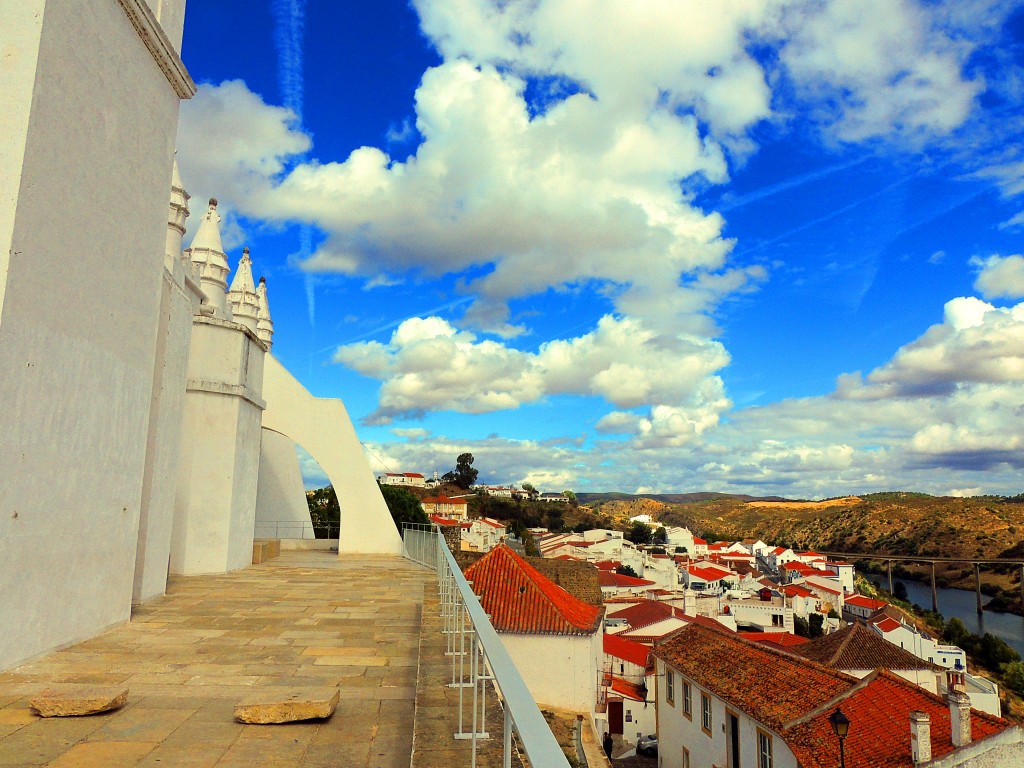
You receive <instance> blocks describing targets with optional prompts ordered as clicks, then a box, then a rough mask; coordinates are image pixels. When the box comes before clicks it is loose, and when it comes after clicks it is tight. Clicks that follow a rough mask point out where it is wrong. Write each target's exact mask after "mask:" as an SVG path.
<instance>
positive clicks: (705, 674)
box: [654, 624, 857, 738]
mask: <svg viewBox="0 0 1024 768" xmlns="http://www.w3.org/2000/svg"><path fill="white" fill-rule="evenodd" d="M654 655H655V656H656V657H657V658H659V659H662V660H664V661H665V662H666V663H667V664H668V665H669V666H670V667H672V668H674V669H676V670H678V671H679V672H680V673H682V674H683V675H685V676H686V677H688V678H690V679H691V680H692V681H693V682H694V683H696V684H697V685H698V686H700V687H701V688H704V689H706V690H708V691H710V692H712V693H713V694H715V695H716V696H718V697H719V698H720V699H723V700H724V701H726V702H727V703H729V704H730V705H731V706H734V707H737V708H739V709H741V710H743V711H744V712H746V713H747V714H749V715H750V716H751V717H753V718H754V719H756V720H757V721H759V722H760V723H762V724H763V725H765V726H767V727H769V728H771V729H773V730H778V729H780V728H781V727H782V725H783V724H784V723H787V722H789V721H790V720H794V719H796V718H798V717H800V716H801V715H803V714H805V713H808V712H811V711H812V710H814V709H815V708H817V707H819V706H821V705H822V704H824V703H826V702H828V701H830V700H831V699H833V698H834V697H835V696H837V695H838V694H840V693H843V692H845V691H847V690H849V689H850V688H851V687H852V686H853V685H854V684H855V683H856V682H857V680H856V679H855V678H853V677H850V676H849V675H845V674H842V673H841V672H836V671H835V670H832V669H829V668H828V667H825V666H823V665H821V664H816V663H814V662H812V661H807V660H806V659H801V658H799V657H795V656H791V655H789V654H787V653H784V652H782V651H779V650H775V649H773V648H768V647H767V646H764V645H760V644H758V643H751V642H749V641H747V640H744V639H742V638H741V637H739V636H738V635H734V634H726V633H724V632H717V631H715V630H712V629H710V628H707V627H703V626H700V625H698V624H691V625H690V626H688V627H686V628H684V629H682V630H680V631H679V632H678V633H677V634H676V635H675V636H673V637H672V638H671V639H669V640H667V641H664V642H662V643H659V644H657V645H655V646H654ZM833 738H834V737H833Z"/></svg>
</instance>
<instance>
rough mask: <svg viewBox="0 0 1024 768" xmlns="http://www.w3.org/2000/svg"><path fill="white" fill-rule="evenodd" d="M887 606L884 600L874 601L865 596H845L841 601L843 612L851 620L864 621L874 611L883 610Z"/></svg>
mask: <svg viewBox="0 0 1024 768" xmlns="http://www.w3.org/2000/svg"><path fill="white" fill-rule="evenodd" d="M887 605H888V603H887V602H885V600H876V599H875V598H873V597H866V596H865V595H847V596H846V599H845V600H844V601H843V612H844V613H846V614H848V615H849V616H850V617H851V618H853V619H864V620H865V621H866V620H867V619H868V618H870V617H871V615H872V614H874V612H875V611H877V610H879V609H881V608H885V606H887Z"/></svg>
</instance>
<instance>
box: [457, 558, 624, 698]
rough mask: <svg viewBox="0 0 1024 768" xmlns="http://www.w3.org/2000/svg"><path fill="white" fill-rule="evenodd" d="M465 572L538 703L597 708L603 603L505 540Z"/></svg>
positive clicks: (601, 648) (602, 652) (602, 655)
mask: <svg viewBox="0 0 1024 768" xmlns="http://www.w3.org/2000/svg"><path fill="white" fill-rule="evenodd" d="M465 575H466V578H467V579H468V580H469V582H470V584H472V586H473V591H474V592H476V594H477V595H478V596H479V598H480V604H481V605H482V606H483V609H484V611H485V612H486V613H487V614H488V616H490V617H491V623H492V624H493V625H494V629H495V630H496V631H497V632H498V634H499V635H500V637H501V640H502V643H504V645H505V648H506V649H507V650H508V652H509V655H510V656H511V657H512V660H513V662H515V665H516V668H517V669H518V670H519V672H520V674H521V675H522V677H523V680H524V681H525V682H526V685H527V687H528V688H529V689H530V694H531V695H532V696H533V698H534V699H535V700H536V701H537V703H538V704H543V705H547V706H550V707H557V708H561V709H566V710H569V711H571V712H580V713H586V714H591V713H593V712H594V710H595V708H596V705H597V697H598V687H599V682H600V676H599V670H601V668H602V661H603V658H604V648H603V645H602V638H603V633H602V631H601V628H602V618H603V615H604V610H603V608H602V607H601V606H600V605H593V604H591V603H587V602H584V601H583V600H581V599H580V598H578V597H576V596H574V595H572V594H570V593H569V592H568V591H567V590H566V589H564V588H562V587H560V586H558V585H557V584H555V583H554V582H553V581H552V580H551V579H549V578H548V577H546V576H545V575H544V574H542V573H541V572H540V571H539V570H537V569H536V568H534V567H533V566H532V565H530V564H529V563H528V562H526V560H524V559H523V558H522V557H520V556H519V555H517V554H516V553H515V552H513V551H512V550H511V549H509V548H508V547H507V546H506V545H504V544H502V545H499V546H497V547H495V548H494V549H492V550H491V551H490V552H488V553H487V554H486V555H484V556H483V557H481V558H479V559H478V560H476V561H475V562H474V563H472V564H471V565H469V566H468V567H466V568H465Z"/></svg>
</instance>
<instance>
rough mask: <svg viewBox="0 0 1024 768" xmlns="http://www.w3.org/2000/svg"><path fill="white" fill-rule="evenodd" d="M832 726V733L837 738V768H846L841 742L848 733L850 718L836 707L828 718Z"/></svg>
mask: <svg viewBox="0 0 1024 768" xmlns="http://www.w3.org/2000/svg"><path fill="white" fill-rule="evenodd" d="M828 721H829V723H831V724H832V732H833V733H834V734H835V735H836V736H838V737H839V768H846V753H845V752H844V751H843V742H844V741H846V735H847V734H848V733H849V732H850V718H848V717H847V716H846V715H844V714H843V710H841V709H840V708H839V707H836V711H835V712H833V713H832V714H831V715H829V716H828Z"/></svg>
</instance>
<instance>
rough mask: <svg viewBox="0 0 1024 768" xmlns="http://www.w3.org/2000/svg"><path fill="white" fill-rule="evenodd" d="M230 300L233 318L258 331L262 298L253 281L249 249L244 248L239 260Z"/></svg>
mask: <svg viewBox="0 0 1024 768" xmlns="http://www.w3.org/2000/svg"><path fill="white" fill-rule="evenodd" d="M228 301H230V302H231V314H232V319H233V320H234V321H235V322H236V323H239V324H240V325H244V326H245V327H246V328H248V329H249V330H250V331H252V332H253V333H256V320H257V318H258V317H259V314H260V300H259V298H258V297H257V295H256V286H255V285H253V282H252V261H251V260H250V259H249V249H248V248H245V249H243V250H242V258H241V259H239V261H238V269H236V270H235V277H234V278H233V279H232V281H231V288H229V289H228Z"/></svg>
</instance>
